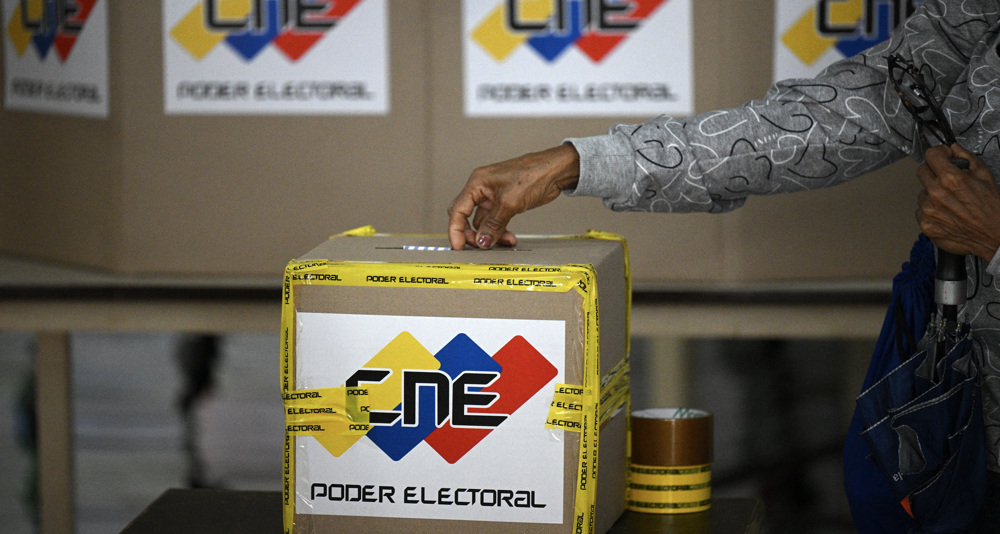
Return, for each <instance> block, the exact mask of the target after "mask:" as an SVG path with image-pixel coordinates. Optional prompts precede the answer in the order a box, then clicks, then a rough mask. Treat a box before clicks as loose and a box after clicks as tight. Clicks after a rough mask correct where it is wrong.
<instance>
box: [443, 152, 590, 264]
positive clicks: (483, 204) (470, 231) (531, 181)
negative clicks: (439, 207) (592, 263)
mask: <svg viewBox="0 0 1000 534" xmlns="http://www.w3.org/2000/svg"><path fill="white" fill-rule="evenodd" d="M579 175H580V157H579V155H578V154H577V153H576V149H575V148H573V147H572V146H571V145H560V146H557V147H554V148H550V149H548V150H543V151H542V152H533V153H530V154H525V155H523V156H519V157H516V158H514V159H510V160H507V161H502V162H500V163H494V164H492V165H487V166H485V167H479V168H478V169H476V170H474V171H472V175H471V176H469V180H468V182H466V184H465V187H464V188H462V191H461V192H460V193H459V194H458V196H457V197H455V200H453V201H452V203H451V206H450V207H449V208H448V239H449V240H450V241H451V248H452V249H454V250H461V249H462V248H464V246H465V245H466V243H468V244H469V245H472V246H473V247H479V248H490V247H492V246H493V245H494V244H497V243H499V244H501V245H507V246H514V245H516V244H517V237H516V236H515V235H514V234H513V233H512V232H510V231H508V230H507V223H508V222H510V220H511V218H513V217H514V216H515V215H517V214H519V213H524V212H526V211H528V210H530V209H532V208H537V207H539V206H543V205H545V204H548V203H549V202H552V201H553V200H555V199H556V198H558V197H559V193H560V192H561V191H562V190H563V189H570V188H572V187H574V186H575V185H576V182H577V179H578V178H579ZM470 217H471V218H472V222H471V224H470V222H469V218H470Z"/></svg>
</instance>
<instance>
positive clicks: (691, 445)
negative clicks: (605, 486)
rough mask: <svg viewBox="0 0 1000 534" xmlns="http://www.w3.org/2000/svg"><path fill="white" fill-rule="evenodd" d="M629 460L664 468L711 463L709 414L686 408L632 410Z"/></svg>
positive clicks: (710, 416) (710, 422)
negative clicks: (630, 454)
mask: <svg viewBox="0 0 1000 534" xmlns="http://www.w3.org/2000/svg"><path fill="white" fill-rule="evenodd" d="M632 463H635V464H640V465H650V466H665V467H673V466H690V465H705V464H710V463H712V414H711V413H709V412H706V411H702V410H691V409H687V408H651V409H648V410H639V411H635V412H632Z"/></svg>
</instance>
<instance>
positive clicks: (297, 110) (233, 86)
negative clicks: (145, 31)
mask: <svg viewBox="0 0 1000 534" xmlns="http://www.w3.org/2000/svg"><path fill="white" fill-rule="evenodd" d="M387 4H388V2H387V1H386V0H323V1H319V0H163V2H162V6H163V51H164V52H163V53H164V59H163V68H164V74H163V78H164V106H165V111H166V113H168V114H248V115H249V114H315V115H323V114H338V115H384V114H387V113H388V112H389V50H388V48H389V45H388V34H389V33H388V32H389V30H388V22H387V16H388V13H387V9H388V7H387Z"/></svg>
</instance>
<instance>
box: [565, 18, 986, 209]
mask: <svg viewBox="0 0 1000 534" xmlns="http://www.w3.org/2000/svg"><path fill="white" fill-rule="evenodd" d="M997 4H998V2H997V1H995V0H990V1H975V0H925V2H924V3H923V4H922V5H921V6H920V8H919V9H918V10H917V11H916V12H915V13H914V15H913V16H911V17H910V18H909V19H907V20H906V21H905V22H904V23H903V25H902V26H901V27H900V28H899V29H898V30H897V31H896V32H895V35H894V37H893V38H892V39H891V40H889V41H886V42H884V43H882V44H880V45H877V46H875V47H874V48H872V49H869V50H867V51H865V52H863V53H861V54H859V55H857V56H855V57H852V58H848V59H845V60H843V61H840V62H838V63H836V64H834V65H832V66H830V67H829V68H827V69H826V70H825V71H823V72H822V73H821V74H820V75H819V76H817V77H816V78H814V79H808V80H805V79H799V80H786V81H783V82H779V83H777V84H775V85H774V86H773V87H771V88H770V90H768V92H767V94H766V96H765V97H764V98H762V99H759V100H754V101H751V102H748V103H747V104H745V105H743V106H742V107H738V108H734V109H727V110H719V111H712V112H708V113H704V114H700V115H697V116H694V117H690V118H688V119H683V120H676V119H673V118H670V117H665V116H661V117H657V118H655V119H652V120H650V121H648V122H646V123H643V124H639V125H616V126H614V127H612V128H611V130H610V132H609V133H608V134H607V135H604V136H598V137H589V138H577V139H568V140H566V142H568V143H572V144H573V145H574V146H575V147H576V149H577V151H578V152H579V153H580V156H581V168H580V171H581V175H580V181H579V184H578V185H577V188H576V190H574V191H570V192H568V194H570V195H580V196H596V197H600V198H603V199H604V203H605V205H606V206H607V207H609V208H611V209H613V210H616V211H656V212H692V211H702V212H712V213H717V212H725V211H729V210H732V209H735V208H738V207H740V206H741V205H743V203H744V202H745V201H746V198H747V197H748V196H750V195H768V194H775V193H787V192H795V191H803V190H810V189H817V188H821V187H829V186H832V185H837V184H840V183H843V182H846V181H848V180H851V179H853V178H856V177H858V176H861V175H863V174H866V173H868V172H870V171H873V170H875V169H877V168H879V167H882V166H884V165H887V164H889V163H892V162H893V161H896V160H898V159H900V158H902V157H904V156H906V155H910V156H912V157H915V158H917V159H919V158H922V153H923V150H922V141H920V140H919V139H918V138H917V135H916V125H915V123H914V121H913V119H912V118H911V117H910V116H909V115H908V114H907V112H906V111H905V110H904V109H903V108H902V106H901V104H900V101H899V98H898V97H897V96H896V94H895V92H894V91H893V89H892V85H891V84H890V83H888V78H887V72H886V61H885V59H884V56H886V55H888V54H891V53H899V54H900V55H902V56H903V57H906V58H911V59H912V60H913V61H914V63H916V65H917V66H918V67H920V68H921V69H922V70H924V69H928V70H925V72H927V75H928V76H930V77H932V78H933V80H935V83H936V86H935V87H934V88H933V89H932V90H933V91H934V92H935V93H936V94H937V96H938V97H940V98H943V97H944V95H946V94H947V93H948V92H949V91H950V88H951V87H952V86H953V85H955V84H956V83H960V80H959V78H960V76H961V75H962V72H963V71H964V69H965V66H966V65H967V64H968V57H969V54H970V53H971V51H972V49H973V48H974V47H975V46H976V45H977V44H978V43H979V42H980V40H981V39H982V32H983V31H984V30H985V29H986V28H988V27H991V26H992V25H993V24H994V22H995V21H996V18H997V12H998V6H997Z"/></svg>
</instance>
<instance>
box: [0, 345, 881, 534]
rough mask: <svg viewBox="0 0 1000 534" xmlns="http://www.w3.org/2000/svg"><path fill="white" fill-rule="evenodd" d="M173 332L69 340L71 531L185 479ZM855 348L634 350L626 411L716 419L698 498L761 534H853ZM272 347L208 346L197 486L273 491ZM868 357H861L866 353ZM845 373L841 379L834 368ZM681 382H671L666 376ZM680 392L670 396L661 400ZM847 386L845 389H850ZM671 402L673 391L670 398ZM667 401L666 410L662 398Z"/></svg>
mask: <svg viewBox="0 0 1000 534" xmlns="http://www.w3.org/2000/svg"><path fill="white" fill-rule="evenodd" d="M180 342H181V336H179V335H176V334H129V335H117V334H115V335H113V334H101V333H87V334H77V335H74V336H73V337H72V341H71V351H72V355H73V356H72V358H73V360H72V361H73V380H74V383H73V387H74V390H73V396H74V401H75V405H74V418H75V419H74V425H75V426H74V439H75V449H76V451H75V469H76V488H77V519H78V529H77V532H78V533H80V534H92V533H93V534H106V533H109V532H118V531H120V530H121V529H122V528H124V527H125V526H126V525H127V524H128V522H129V521H130V520H131V519H132V518H133V517H135V516H136V515H138V514H139V512H140V511H141V510H142V509H143V508H144V507H145V506H146V505H147V504H149V503H150V502H151V501H152V500H153V499H155V498H156V497H157V496H158V495H159V494H160V493H162V492H163V491H164V490H166V489H168V488H172V487H184V486H185V485H186V484H187V483H188V479H187V469H188V465H189V464H188V457H187V456H186V454H185V451H184V428H185V427H184V424H183V420H182V417H181V415H180V411H179V410H178V407H177V400H178V395H179V393H180V391H181V388H182V384H183V382H182V376H181V372H180V366H179V365H178V357H177V355H178V348H179V344H180ZM870 345H871V344H870V343H868V342H844V341H827V342H806V341H792V342H765V341H750V342H736V341H725V340H705V341H699V342H691V343H686V344H683V345H676V344H674V345H673V346H674V347H675V348H676V347H680V348H682V349H683V350H682V352H683V356H680V357H679V359H678V357H676V356H675V357H674V359H673V360H671V363H670V366H669V367H670V369H675V370H676V373H673V374H671V371H670V369H667V370H664V361H666V360H665V358H664V357H663V356H662V354H660V352H661V351H660V349H662V346H663V344H662V343H657V342H653V341H648V340H637V341H636V342H635V343H634V344H633V374H632V376H633V408H635V409H641V408H645V407H651V406H654V405H657V404H660V403H662V402H677V401H678V398H679V399H680V402H684V403H686V404H687V405H689V406H693V407H697V408H702V409H707V410H710V411H713V412H714V413H715V415H716V439H715V450H716V460H715V462H714V464H713V483H714V488H713V495H714V496H716V497H722V496H740V497H746V496H755V497H758V498H760V499H762V500H763V501H764V502H765V506H766V507H767V522H768V527H767V530H768V532H770V533H778V532H795V533H796V534H803V533H817V534H819V533H823V534H846V533H849V532H853V531H854V530H853V528H851V525H850V517H849V514H848V512H847V504H846V500H845V498H844V497H843V491H842V489H841V479H840V456H839V450H838V447H839V443H840V441H841V440H842V436H843V433H844V431H845V430H846V428H847V422H848V420H849V417H850V413H851V410H852V403H851V399H852V396H853V394H854V393H855V391H854V388H856V387H857V385H859V384H860V379H861V378H860V376H858V372H857V369H860V371H861V372H862V373H863V370H864V366H865V364H866V361H867V354H866V351H868V350H870V348H869V347H870ZM278 348H279V347H278V338H277V336H271V335H232V336H227V337H225V338H222V339H221V343H220V346H219V349H220V351H221V355H222V358H221V362H220V364H219V368H218V373H217V382H216V384H215V387H214V388H213V389H212V391H211V392H210V394H209V395H208V396H207V397H205V398H204V399H203V401H202V402H201V403H200V404H199V405H198V408H197V411H196V428H197V431H198V440H197V450H198V451H199V453H200V455H201V458H202V460H203V462H204V467H205V471H204V475H205V476H204V479H203V480H204V481H206V482H208V483H210V484H212V485H217V486H220V487H227V488H237V489H266V490H278V489H280V468H281V465H280V462H281V446H282V428H283V417H284V416H283V410H282V407H281V399H280V396H279V394H278ZM32 353H33V339H32V336H30V335H29V334H26V333H16V332H0V473H2V474H3V476H0V525H3V531H4V532H7V533H10V534H22V533H23V534H28V533H31V532H34V526H33V523H32V521H31V519H30V518H31V509H30V507H29V506H28V505H27V502H28V501H27V500H26V499H25V495H26V491H27V488H29V487H30V482H31V457H30V455H29V454H28V452H26V450H25V449H24V448H23V447H21V446H19V445H18V443H17V439H16V438H17V436H18V431H17V409H16V408H17V406H18V399H19V395H20V393H21V391H22V390H23V388H24V386H25V384H26V383H27V381H28V380H29V377H30V371H31V359H32V357H31V355H32ZM868 354H870V353H868ZM844 369H848V370H850V369H855V371H852V372H847V373H845V372H844ZM677 373H681V374H682V375H683V376H681V379H679V378H678V376H674V375H676V374H677ZM681 382H683V384H684V388H683V394H682V395H680V396H678V395H673V396H671V395H669V394H666V395H665V394H663V385H664V384H678V383H681ZM855 382H856V383H857V384H855ZM675 393H676V392H675ZM665 399H667V400H665Z"/></svg>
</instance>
